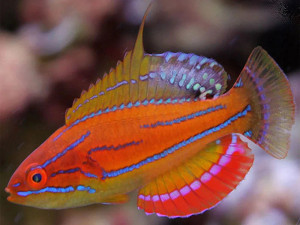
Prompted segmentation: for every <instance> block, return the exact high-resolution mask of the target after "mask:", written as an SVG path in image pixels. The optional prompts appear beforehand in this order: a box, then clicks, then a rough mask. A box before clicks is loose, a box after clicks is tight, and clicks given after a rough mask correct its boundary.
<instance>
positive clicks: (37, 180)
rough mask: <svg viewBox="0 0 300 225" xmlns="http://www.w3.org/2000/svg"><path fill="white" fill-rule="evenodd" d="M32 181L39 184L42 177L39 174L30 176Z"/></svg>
mask: <svg viewBox="0 0 300 225" xmlns="http://www.w3.org/2000/svg"><path fill="white" fill-rule="evenodd" d="M32 180H33V181H34V182H35V183H39V182H41V180H42V175H41V174H40V173H36V174H34V175H33V176H32Z"/></svg>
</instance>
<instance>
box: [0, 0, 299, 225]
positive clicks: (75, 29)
mask: <svg viewBox="0 0 300 225" xmlns="http://www.w3.org/2000/svg"><path fill="white" fill-rule="evenodd" d="M148 4H149V1H146V0H126V1H125V0H89V1H82V0H10V1H6V0H0V196H1V198H0V224H1V225H40V224H41V225H51V224H56V225H81V224H85V225H98V224H99V225H102V224H103V225H131V224H137V225H150V224H151V225H152V224H154V225H175V224H187V225H218V224H225V225H227V224H228V225H229V224H230V225H238V224H243V225H266V224H268V225H295V224H297V225H299V224H300V111H299V107H298V108H297V110H296V123H295V125H294V127H293V131H292V138H291V149H290V151H289V154H288V156H287V158H286V159H284V160H277V159H273V158H272V157H270V156H269V155H267V154H266V153H265V152H263V151H261V150H256V149H254V154H255V162H254V165H253V168H252V169H251V170H250V173H249V174H248V175H247V176H246V179H245V180H244V181H243V182H242V183H241V185H239V186H238V188H237V189H236V190H235V191H233V192H232V193H231V194H230V195H229V196H228V197H227V198H226V199H225V200H224V201H222V202H221V203H220V204H219V205H218V206H217V207H215V208H214V209H213V210H210V211H207V212H205V213H204V214H201V215H198V216H192V217H190V218H186V219H171V220H169V219H166V218H160V217H157V216H154V215H152V216H146V215H145V214H144V212H143V211H139V210H137V207H136V202H135V201H136V199H135V198H136V197H135V195H136V193H133V194H132V200H131V201H130V202H129V203H127V204H123V205H110V206H108V205H100V204H99V205H92V206H88V207H82V208H76V209H67V210H40V209H34V208H30V207H24V206H19V205H14V204H12V203H10V202H8V201H7V200H6V197H7V194H6V193H5V192H4V188H5V186H6V184H7V183H8V180H9V178H10V176H11V175H12V174H13V172H14V171H15V169H16V168H17V167H18V165H19V164H20V163H21V162H22V161H23V160H24V159H25V157H26V156H27V155H29V154H30V153H31V152H32V151H33V150H34V149H35V148H36V147H38V146H39V145H40V144H41V143H42V142H43V141H44V140H45V139H46V138H47V137H48V136H49V135H51V134H52V133H53V132H54V131H55V130H56V129H57V128H59V127H60V126H62V125H63V124H64V114H65V110H66V109H67V108H68V107H71V105H72V102H73V99H74V98H76V97H79V96H80V93H81V91H82V90H84V89H85V90H86V89H87V88H88V87H89V85H90V84H91V83H95V81H96V80H97V78H101V77H102V75H103V74H104V73H105V72H108V71H109V69H110V68H111V67H115V65H116V63H117V61H118V60H122V59H123V56H124V54H125V52H126V51H127V50H130V49H132V48H133V45H134V42H135V39H136V36H137V32H138V28H139V25H140V23H141V19H142V16H143V14H144V12H145V10H146V8H147V6H148ZM144 45H145V50H146V52H148V53H162V52H165V51H173V52H176V51H181V52H192V53H195V54H198V55H204V56H206V57H211V58H214V59H215V60H217V61H218V62H219V63H220V64H222V65H223V66H224V68H225V70H226V71H227V72H228V73H229V74H230V75H231V77H232V81H234V80H235V79H236V77H237V76H238V74H239V72H240V71H241V69H242V68H243V66H244V64H245V62H246V60H247V57H248V56H249V54H250V52H251V51H252V49H253V48H254V47H256V46H257V45H260V46H262V47H263V48H264V49H266V50H267V51H268V52H269V54H270V55H271V56H272V57H273V58H274V59H275V60H276V61H277V63H278V64H279V65H280V67H281V68H282V69H283V71H285V73H286V74H287V76H288V78H289V80H290V83H291V87H292V89H293V92H294V96H295V102H296V104H297V105H298V106H299V105H300V2H299V1H298V0H278V1H276V0H185V1H181V0H156V1H153V6H152V8H151V11H150V15H149V16H148V18H147V21H146V25H145V32H144Z"/></svg>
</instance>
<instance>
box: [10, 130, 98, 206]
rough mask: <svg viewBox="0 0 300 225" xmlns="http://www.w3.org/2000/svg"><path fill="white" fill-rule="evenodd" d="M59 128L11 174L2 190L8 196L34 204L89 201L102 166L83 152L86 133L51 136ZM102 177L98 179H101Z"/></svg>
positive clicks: (82, 203) (71, 203)
mask: <svg viewBox="0 0 300 225" xmlns="http://www.w3.org/2000/svg"><path fill="white" fill-rule="evenodd" d="M61 130H63V129H62V128H60V129H58V130H57V131H56V132H54V134H52V135H51V136H50V137H49V138H48V139H47V140H46V141H45V142H44V143H43V144H42V145H41V146H39V147H38V148H37V149H36V150H35V151H33V152H32V153H31V154H30V155H29V156H28V157H27V158H26V159H25V160H24V161H23V162H22V163H21V164H20V166H19V167H18V168H17V170H16V171H15V172H14V174H13V175H12V177H11V179H10V181H9V183H8V185H7V187H6V188H5V191H6V192H7V193H9V194H10V196H8V198H7V200H8V201H10V202H13V203H16V204H21V205H26V206H32V207H37V208H46V209H50V208H55V209H58V208H69V207H75V206H81V205H87V204H91V203H93V202H94V201H95V197H94V196H93V194H94V193H96V190H95V189H94V188H92V187H91V185H90V184H91V183H93V185H95V184H94V183H97V182H96V181H98V180H99V179H98V177H99V176H100V175H101V174H99V173H101V170H98V171H99V173H98V174H97V175H96V174H95V173H93V172H92V169H93V168H94V167H95V165H94V164H92V163H94V162H92V161H91V160H88V159H87V158H86V157H85V156H84V155H83V151H81V149H82V148H84V145H83V142H84V139H85V138H86V137H87V136H88V135H87V133H85V134H83V135H82V134H76V135H75V134H70V135H66V136H64V137H63V138H61V139H59V140H54V139H55V137H57V136H58V134H60V133H61ZM100 180H101V179H100Z"/></svg>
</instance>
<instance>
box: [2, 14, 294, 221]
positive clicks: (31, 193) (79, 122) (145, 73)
mask: <svg viewBox="0 0 300 225" xmlns="http://www.w3.org/2000/svg"><path fill="white" fill-rule="evenodd" d="M147 12H148V10H147V11H146V14H145V16H144V18H143V21H142V24H141V27H140V30H139V33H138V37H137V40H136V43H135V46H134V49H133V50H132V51H129V52H127V54H126V55H125V57H124V60H123V62H118V63H117V66H116V68H115V69H113V70H111V71H110V73H109V74H108V75H105V76H104V77H103V79H102V80H100V81H98V82H97V83H96V84H95V85H91V86H90V88H89V90H88V91H87V92H83V93H82V95H81V97H80V98H79V99H78V100H76V101H75V102H74V103H73V106H72V107H71V108H70V109H69V110H68V111H67V113H66V124H65V125H64V126H63V127H61V128H59V129H58V130H57V131H56V132H54V134H52V135H51V136H50V137H49V138H48V139H47V140H46V141H45V142H44V143H43V144H42V145H41V146H40V147H38V148H37V149H36V150H35V151H34V152H33V153H31V154H30V155H29V156H28V157H27V158H26V159H25V160H24V161H23V162H22V164H21V165H20V166H19V168H18V169H17V170H16V171H15V173H14V174H13V176H12V178H11V179H10V181H9V184H8V186H7V187H6V189H5V190H6V191H7V192H8V193H9V194H10V196H9V197H8V200H9V201H11V202H14V203H17V204H22V205H27V206H33V207H38V208H45V209H51V208H55V209H61V208H69V207H77V206H83V205H89V204H94V203H122V202H126V201H127V199H128V193H129V192H132V191H134V190H139V193H138V202H137V205H138V208H139V209H143V210H144V211H145V212H146V213H147V214H151V213H156V214H157V215H159V216H167V217H187V216H190V215H194V214H198V213H202V212H204V211H205V210H207V209H210V208H212V207H214V206H215V205H216V204H217V203H219V202H220V201H221V200H222V199H223V198H224V197H226V196H227V195H228V194H229V193H230V192H231V191H232V190H234V189H235V188H236V186H237V185H238V184H239V183H240V182H241V180H243V179H244V177H245V175H246V174H247V172H248V171H249V169H250V168H251V166H252V163H253V159H254V156H253V154H252V153H251V150H250V149H249V147H248V145H247V144H246V143H244V142H243V141H242V140H241V139H240V136H245V137H247V138H248V139H250V140H251V141H253V142H254V143H256V144H257V145H258V146H260V147H261V148H262V149H264V150H265V151H266V152H268V153H269V154H270V155H272V156H273V157H276V158H279V159H282V158H284V157H285V156H286V155H287V152H288V149H289V138H290V131H291V127H292V125H293V123H294V108H295V106H294V101H293V96H292V92H291V89H290V86H289V83H288V80H287V78H286V76H285V75H284V73H283V72H282V70H281V69H280V68H279V66H278V65H277V64H276V62H275V61H274V60H273V59H272V58H271V57H270V56H269V55H268V53H267V52H266V51H264V50H263V49H262V48H261V47H257V48H255V49H254V50H253V51H252V53H251V55H250V56H249V59H248V61H247V62H246V65H245V66H244V68H243V70H242V72H241V74H240V76H239V78H238V79H237V81H236V83H235V84H234V86H233V87H232V88H231V89H230V90H229V91H228V92H226V93H225V90H226V87H227V85H226V82H227V79H228V77H227V73H226V72H225V71H224V69H223V67H222V66H221V65H220V64H218V63H217V62H216V61H214V60H213V59H209V58H206V57H203V56H197V55H194V54H185V53H172V52H165V53H162V54H147V53H145V52H144V48H143V43H142V42H143V38H142V36H143V28H144V22H145V18H146V15H147Z"/></svg>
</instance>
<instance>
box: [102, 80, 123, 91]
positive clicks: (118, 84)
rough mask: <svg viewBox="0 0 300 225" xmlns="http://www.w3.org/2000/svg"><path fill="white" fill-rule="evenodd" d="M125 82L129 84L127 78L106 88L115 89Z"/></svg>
mask: <svg viewBox="0 0 300 225" xmlns="http://www.w3.org/2000/svg"><path fill="white" fill-rule="evenodd" d="M124 84H128V82H127V81H126V80H123V81H120V82H119V83H117V84H116V85H114V86H112V87H108V88H107V89H106V91H111V90H114V89H116V88H118V87H121V86H122V85H124Z"/></svg>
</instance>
